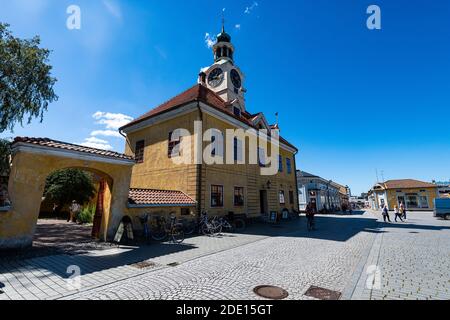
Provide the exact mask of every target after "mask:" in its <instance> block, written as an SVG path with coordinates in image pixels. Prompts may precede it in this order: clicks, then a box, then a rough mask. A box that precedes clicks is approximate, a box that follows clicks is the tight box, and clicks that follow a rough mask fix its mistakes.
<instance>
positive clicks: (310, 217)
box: [306, 203, 315, 231]
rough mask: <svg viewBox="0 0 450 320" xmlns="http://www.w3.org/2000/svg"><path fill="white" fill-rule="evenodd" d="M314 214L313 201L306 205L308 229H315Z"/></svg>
mask: <svg viewBox="0 0 450 320" xmlns="http://www.w3.org/2000/svg"><path fill="white" fill-rule="evenodd" d="M314 215H315V210H314V208H313V206H312V204H311V203H308V205H307V206H306V219H307V227H308V231H312V230H314Z"/></svg>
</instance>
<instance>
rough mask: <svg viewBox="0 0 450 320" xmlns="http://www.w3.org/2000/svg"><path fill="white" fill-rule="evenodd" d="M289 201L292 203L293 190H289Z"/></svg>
mask: <svg viewBox="0 0 450 320" xmlns="http://www.w3.org/2000/svg"><path fill="white" fill-rule="evenodd" d="M289 203H290V204H294V191H289Z"/></svg>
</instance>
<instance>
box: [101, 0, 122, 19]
mask: <svg viewBox="0 0 450 320" xmlns="http://www.w3.org/2000/svg"><path fill="white" fill-rule="evenodd" d="M103 5H104V6H105V7H106V10H108V12H109V13H110V14H111V15H112V16H113V17H115V18H116V19H118V20H122V10H121V9H120V6H119V5H118V4H117V3H116V2H115V1H112V0H103Z"/></svg>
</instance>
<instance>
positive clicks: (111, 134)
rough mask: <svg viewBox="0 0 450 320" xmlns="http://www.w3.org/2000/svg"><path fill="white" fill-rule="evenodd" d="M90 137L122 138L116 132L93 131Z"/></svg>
mask: <svg viewBox="0 0 450 320" xmlns="http://www.w3.org/2000/svg"><path fill="white" fill-rule="evenodd" d="M91 136H92V137H113V138H123V136H122V135H121V134H120V133H119V131H116V130H95V131H92V132H91Z"/></svg>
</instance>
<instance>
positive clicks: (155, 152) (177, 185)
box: [125, 111, 298, 216]
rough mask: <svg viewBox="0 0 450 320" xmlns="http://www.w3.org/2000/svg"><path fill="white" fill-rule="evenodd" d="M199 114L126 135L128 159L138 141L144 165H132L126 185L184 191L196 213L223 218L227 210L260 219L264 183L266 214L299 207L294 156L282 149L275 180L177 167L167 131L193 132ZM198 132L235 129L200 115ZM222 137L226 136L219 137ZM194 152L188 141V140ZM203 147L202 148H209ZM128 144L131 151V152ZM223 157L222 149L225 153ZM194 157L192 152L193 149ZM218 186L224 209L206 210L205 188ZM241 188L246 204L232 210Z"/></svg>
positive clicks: (253, 169)
mask: <svg viewBox="0 0 450 320" xmlns="http://www.w3.org/2000/svg"><path fill="white" fill-rule="evenodd" d="M200 118H201V117H200V113H199V112H198V111H194V112H191V113H189V114H186V115H182V116H179V117H177V118H174V119H171V120H168V121H165V122H161V123H158V124H156V125H153V126H150V127H147V128H144V129H142V130H140V131H136V132H133V133H130V134H129V135H128V140H129V142H130V145H128V144H127V145H126V151H125V153H126V154H128V155H133V154H134V150H133V149H132V148H134V146H135V144H136V142H137V141H140V140H145V151H144V163H142V164H137V165H136V166H135V167H134V168H133V173H132V178H131V186H132V187H133V188H153V189H164V190H181V191H183V192H185V193H187V194H188V195H189V196H191V197H192V198H193V199H195V200H196V201H199V202H200V204H201V209H202V210H204V209H206V210H207V211H208V213H210V214H211V215H226V214H228V212H230V211H232V212H234V213H235V214H244V213H247V214H249V215H250V216H256V215H259V214H260V213H261V212H260V203H259V191H260V190H263V189H265V188H266V185H267V182H268V181H270V182H271V189H270V190H267V191H268V204H269V211H278V212H279V211H281V210H282V209H284V208H287V209H288V210H294V209H295V210H297V209H298V199H297V192H296V181H295V179H296V177H295V169H296V168H295V162H294V155H293V154H292V153H291V152H288V151H286V150H284V149H280V153H281V155H282V156H283V169H284V170H283V172H282V173H278V174H277V175H275V176H261V174H260V167H259V166H258V165H248V164H247V165H238V164H234V165H226V164H224V165H203V166H202V170H201V172H200V169H199V166H197V165H195V164H191V165H177V164H174V163H173V161H172V159H169V157H168V156H167V151H168V138H169V132H171V131H174V130H176V129H179V128H183V129H187V130H189V131H190V132H191V133H194V121H195V120H200ZM202 119H203V132H205V131H206V130H207V129H218V130H221V131H222V132H223V133H224V134H225V130H226V129H236V127H234V126H233V125H231V124H229V123H226V122H224V121H221V120H219V119H217V118H215V117H213V116H210V115H208V114H206V113H204V114H203V117H202ZM224 139H225V138H224ZM191 141H192V148H193V144H194V142H193V137H191ZM208 144H209V143H208V142H204V143H203V150H204V148H205V147H206V146H207V145H208ZM130 146H131V148H130ZM224 153H225V154H224V156H225V157H226V150H224ZM192 154H193V151H192ZM245 154H246V159H247V160H248V141H247V143H246V152H245ZM287 157H288V158H290V159H291V165H292V171H291V174H287V168H286V158H287ZM200 176H201V179H202V183H201V187H202V188H201V190H200V193H199V190H198V179H199V177H200ZM212 184H218V185H223V186H224V207H223V208H211V207H210V203H211V200H210V186H211V185H212ZM235 186H238V187H244V192H245V195H246V196H245V205H244V206H243V207H235V206H234V203H233V202H234V200H233V199H234V187H235ZM279 190H284V192H285V199H286V204H285V205H283V206H282V205H280V204H279V195H278V192H279ZM289 191H292V192H293V193H294V201H293V204H290V203H289Z"/></svg>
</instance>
